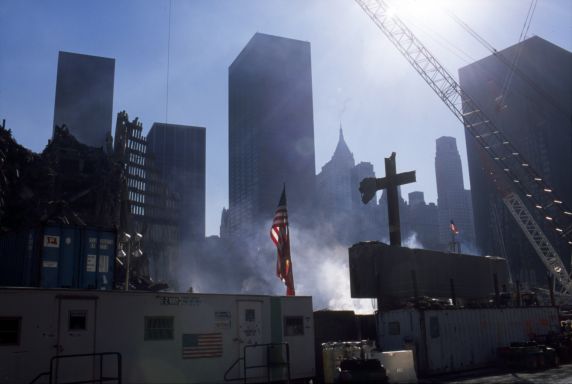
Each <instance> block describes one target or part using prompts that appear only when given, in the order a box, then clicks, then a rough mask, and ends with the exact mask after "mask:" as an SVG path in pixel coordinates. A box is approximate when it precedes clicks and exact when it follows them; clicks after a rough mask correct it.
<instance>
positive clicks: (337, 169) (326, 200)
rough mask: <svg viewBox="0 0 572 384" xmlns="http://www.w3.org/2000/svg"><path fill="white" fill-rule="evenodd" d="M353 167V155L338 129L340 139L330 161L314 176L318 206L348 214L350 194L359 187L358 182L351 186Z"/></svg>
mask: <svg viewBox="0 0 572 384" xmlns="http://www.w3.org/2000/svg"><path fill="white" fill-rule="evenodd" d="M355 165H356V163H355V160H354V155H353V153H351V151H350V149H349V148H348V145H347V144H346V142H345V140H344V133H343V131H342V128H341V127H340V137H339V140H338V145H337V146H336V150H335V151H334V154H333V156H332V159H331V160H330V161H328V162H327V163H326V164H325V165H324V166H323V167H322V172H320V173H319V174H318V175H317V176H316V184H317V190H318V196H320V199H319V201H320V205H322V206H323V207H325V208H326V209H328V210H330V211H332V213H333V212H335V211H340V212H349V211H350V210H351V209H352V206H353V199H352V197H353V196H352V192H353V191H354V190H355V191H356V192H357V189H358V188H357V187H358V186H359V181H358V184H355V185H352V174H351V171H352V169H353V168H354V167H355ZM358 195H359V193H358Z"/></svg>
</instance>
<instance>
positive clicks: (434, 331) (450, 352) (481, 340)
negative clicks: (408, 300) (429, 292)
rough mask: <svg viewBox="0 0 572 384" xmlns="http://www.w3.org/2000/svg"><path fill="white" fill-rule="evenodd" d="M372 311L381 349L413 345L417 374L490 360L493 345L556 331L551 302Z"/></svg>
mask: <svg viewBox="0 0 572 384" xmlns="http://www.w3.org/2000/svg"><path fill="white" fill-rule="evenodd" d="M377 316H378V317H377V325H378V341H379V343H380V344H381V347H382V349H383V350H384V351H392V350H402V349H413V351H414V356H415V365H416V368H417V373H418V374H420V375H430V374H437V373H445V372H455V371H463V370H469V369H474V368H479V367H485V366H488V365H492V364H495V363H496V362H497V348H498V347H504V346H508V345H510V343H511V342H514V341H528V340H529V339H530V338H531V337H532V336H533V335H545V334H548V333H550V332H560V322H559V320H558V310H557V309H556V308H555V307H521V308H484V309H451V310H418V309H398V310H390V311H385V312H383V311H382V312H380V313H379V314H378V315H377Z"/></svg>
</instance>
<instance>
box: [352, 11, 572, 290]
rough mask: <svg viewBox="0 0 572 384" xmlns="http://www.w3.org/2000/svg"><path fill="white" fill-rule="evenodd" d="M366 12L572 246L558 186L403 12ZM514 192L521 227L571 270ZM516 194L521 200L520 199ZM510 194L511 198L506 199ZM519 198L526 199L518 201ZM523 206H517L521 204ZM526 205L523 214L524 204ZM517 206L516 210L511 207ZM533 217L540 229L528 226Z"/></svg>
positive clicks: (549, 258)
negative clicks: (447, 66) (412, 27)
mask: <svg viewBox="0 0 572 384" xmlns="http://www.w3.org/2000/svg"><path fill="white" fill-rule="evenodd" d="M355 1H356V2H357V3H358V4H359V6H360V7H361V8H362V9H363V10H364V11H365V13H366V14H367V15H368V16H369V17H370V18H371V19H372V20H373V22H374V23H375V24H376V25H377V26H378V27H379V29H380V30H381V32H383V34H384V35H385V36H386V37H387V38H388V39H389V40H390V41H391V43H392V44H393V45H394V46H395V47H396V48H397V50H398V51H399V52H400V53H401V54H402V55H403V56H404V57H405V59H406V60H407V61H409V63H410V64H411V65H412V66H413V68H414V69H415V70H416V71H417V73H419V75H421V77H422V78H423V79H424V80H425V82H426V83H427V84H428V85H429V86H430V87H431V88H432V89H433V91H435V93H436V94H437V96H439V98H440V99H441V100H442V101H443V102H444V103H445V105H446V106H447V108H449V110H450V111H451V112H452V113H453V114H454V115H455V117H456V118H457V119H458V120H459V121H460V122H461V123H462V124H463V126H464V127H465V129H466V131H467V133H468V134H469V135H470V136H471V137H472V138H473V139H474V140H475V141H476V143H477V144H478V145H479V146H480V148H481V150H482V151H483V152H484V153H486V154H487V155H488V156H489V157H490V158H491V159H492V161H493V163H494V164H495V165H496V166H498V169H499V170H500V173H502V174H504V176H505V177H506V179H507V180H508V183H509V184H510V185H511V189H512V190H513V191H514V192H518V194H519V195H520V196H523V197H526V202H527V205H528V206H529V207H532V208H534V209H535V212H536V213H537V214H538V217H541V218H542V220H545V221H546V223H547V224H549V225H550V226H551V227H552V228H553V229H554V230H555V234H556V236H557V237H560V238H563V239H565V240H566V241H568V244H570V245H572V240H571V239H570V238H571V237H572V222H571V219H572V211H571V210H570V209H568V208H567V207H566V206H565V204H564V202H563V201H562V200H561V199H560V198H558V197H557V195H556V194H555V192H554V190H553V189H552V188H551V187H549V186H548V185H547V184H546V182H545V180H544V179H543V178H542V177H541V176H540V175H539V174H538V173H537V172H536V171H535V170H534V169H533V167H532V166H531V164H530V163H529V162H528V161H526V159H525V158H524V157H523V156H522V154H521V153H520V152H519V151H518V150H517V149H516V148H515V147H514V145H513V144H512V143H511V141H510V140H508V138H507V137H506V136H505V135H504V134H503V133H502V132H501V131H500V130H499V129H498V128H497V127H496V126H495V124H494V123H493V122H492V121H491V119H489V118H488V117H487V116H486V114H485V113H484V112H483V111H482V110H481V108H480V107H479V106H478V105H477V103H476V102H475V101H474V100H473V99H472V98H471V97H470V96H469V95H468V94H467V93H465V92H464V91H463V89H462V88H461V86H460V85H459V83H458V82H457V81H456V80H455V79H454V78H453V76H451V74H450V73H449V72H448V71H447V70H446V69H445V67H444V66H443V65H441V63H439V61H438V60H437V59H436V58H435V57H434V56H433V55H432V54H431V52H430V51H429V50H428V49H427V48H426V47H425V46H424V45H423V44H422V43H421V41H419V39H417V37H416V36H415V35H414V34H413V32H412V31H411V30H410V29H409V28H408V27H407V26H406V25H405V24H404V23H403V21H401V19H399V17H397V16H396V15H392V14H391V13H390V7H389V5H388V4H387V3H386V2H385V1H384V0H355ZM514 192H513V194H512V197H511V194H509V195H508V196H505V198H503V201H504V202H505V205H507V207H509V210H510V212H511V214H512V215H513V217H514V218H515V220H516V221H517V222H518V224H519V226H520V227H521V229H523V231H524V232H525V234H526V236H527V238H528V239H529V240H530V241H531V243H532V245H533V247H534V248H535V250H536V251H537V253H538V254H539V256H540V257H541V259H542V261H543V262H544V263H545V264H546V265H547V267H548V266H549V265H552V264H553V261H554V260H555V259H558V267H559V268H563V270H562V271H563V273H564V274H565V275H566V269H565V268H564V265H563V264H562V261H561V260H560V258H559V257H558V255H557V254H556V252H555V251H554V248H553V247H552V246H551V245H550V248H551V251H550V252H545V251H544V249H545V247H546V244H548V245H549V241H548V239H547V237H546V236H545V234H544V233H542V230H541V229H540V226H539V225H538V224H537V223H536V222H535V221H534V219H535V217H533V215H532V214H531V212H530V211H529V210H528V209H526V206H525V204H524V202H523V201H522V200H521V199H520V198H519V197H518V196H517V195H516V194H514ZM514 196H516V199H515V198H514ZM506 198H508V200H505V199H506ZM515 201H518V202H520V204H516V203H515ZM517 206H518V207H519V208H518V209H516V207H517ZM521 206H522V207H523V208H524V209H526V214H524V213H522V212H523V210H522V209H521V208H520V207H521ZM511 207H512V208H514V209H511ZM531 222H533V223H534V225H535V228H536V229H535V231H533V232H530V233H534V235H530V234H529V231H528V230H527V228H532V227H530V225H532V224H530V223H531ZM549 270H550V271H551V272H552V273H554V274H555V276H556V278H557V279H558V281H559V282H560V283H561V284H562V285H563V287H565V288H566V289H567V287H568V282H567V281H566V279H564V278H563V277H562V276H561V274H560V273H556V272H555V270H554V268H553V267H549Z"/></svg>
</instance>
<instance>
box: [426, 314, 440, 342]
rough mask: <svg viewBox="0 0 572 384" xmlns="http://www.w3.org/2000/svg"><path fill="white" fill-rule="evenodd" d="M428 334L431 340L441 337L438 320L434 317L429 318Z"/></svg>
mask: <svg viewBox="0 0 572 384" xmlns="http://www.w3.org/2000/svg"><path fill="white" fill-rule="evenodd" d="M429 333H430V334H431V338H432V339H435V338H437V337H439V336H441V333H440V332H439V318H438V317H436V316H432V317H430V318H429Z"/></svg>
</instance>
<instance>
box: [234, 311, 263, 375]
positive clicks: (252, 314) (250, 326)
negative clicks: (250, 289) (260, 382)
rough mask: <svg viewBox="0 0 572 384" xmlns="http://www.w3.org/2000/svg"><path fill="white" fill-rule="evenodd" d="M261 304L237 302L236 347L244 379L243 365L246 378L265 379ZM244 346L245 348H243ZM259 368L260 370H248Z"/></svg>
mask: <svg viewBox="0 0 572 384" xmlns="http://www.w3.org/2000/svg"><path fill="white" fill-rule="evenodd" d="M262 326H263V324H262V302H261V301H254V300H249V301H246V300H239V301H238V341H239V343H238V345H239V355H240V357H242V358H243V359H244V360H243V364H242V366H241V370H242V372H241V377H244V376H243V375H244V374H245V373H244V372H245V371H244V364H246V367H247V369H246V378H250V379H253V378H255V377H258V378H259V377H266V369H265V368H262V366H264V364H266V347H265V346H258V345H261V344H263V338H262ZM245 346H246V348H245ZM253 366H259V367H261V368H248V367H253Z"/></svg>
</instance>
